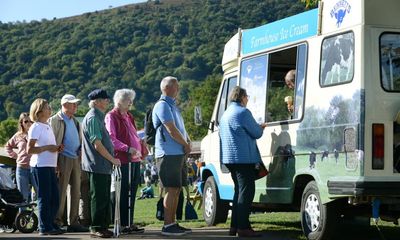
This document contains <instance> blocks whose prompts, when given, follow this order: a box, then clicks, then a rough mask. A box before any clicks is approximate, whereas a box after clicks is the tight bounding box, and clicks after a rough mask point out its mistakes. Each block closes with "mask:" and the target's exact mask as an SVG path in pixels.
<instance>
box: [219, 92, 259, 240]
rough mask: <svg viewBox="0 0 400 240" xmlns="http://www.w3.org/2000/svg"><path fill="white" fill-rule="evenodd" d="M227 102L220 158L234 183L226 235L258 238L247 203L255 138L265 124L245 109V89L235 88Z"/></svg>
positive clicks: (252, 183)
mask: <svg viewBox="0 0 400 240" xmlns="http://www.w3.org/2000/svg"><path fill="white" fill-rule="evenodd" d="M229 100H230V102H231V103H230V105H229V106H228V108H227V109H226V111H225V112H224V114H223V115H222V118H221V121H220V126H219V127H220V131H219V134H220V140H221V141H220V144H221V155H222V156H221V159H222V163H223V164H225V165H226V166H227V167H228V169H229V171H230V172H231V176H232V180H233V182H234V184H235V194H234V197H233V206H232V218H231V228H230V230H229V235H232V236H235V235H236V233H237V234H238V235H239V237H259V236H261V235H260V234H259V233H257V232H255V231H254V230H253V229H252V228H251V225H250V221H249V215H250V206H251V203H252V201H253V198H254V193H255V164H256V163H258V162H260V161H261V156H260V152H259V151H258V148H257V143H256V139H258V138H260V137H261V136H262V134H263V129H264V128H265V126H266V123H262V124H258V123H257V122H256V120H255V119H254V117H253V115H252V114H251V112H250V111H249V110H248V109H247V108H246V106H247V102H248V101H249V96H248V95H247V93H246V90H245V89H243V88H240V87H238V86H237V87H235V88H234V89H233V90H232V92H231V94H230V96H229Z"/></svg>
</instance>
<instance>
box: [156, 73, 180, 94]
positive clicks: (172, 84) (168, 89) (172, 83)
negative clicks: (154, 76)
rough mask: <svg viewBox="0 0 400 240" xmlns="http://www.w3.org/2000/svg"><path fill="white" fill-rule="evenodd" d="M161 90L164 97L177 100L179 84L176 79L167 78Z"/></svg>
mask: <svg viewBox="0 0 400 240" xmlns="http://www.w3.org/2000/svg"><path fill="white" fill-rule="evenodd" d="M160 89H161V92H162V94H163V95H165V96H169V97H172V98H176V96H177V95H178V90H179V83H178V79H177V78H176V77H171V76H167V77H165V78H163V79H162V80H161V83H160Z"/></svg>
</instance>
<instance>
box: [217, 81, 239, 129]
mask: <svg viewBox="0 0 400 240" xmlns="http://www.w3.org/2000/svg"><path fill="white" fill-rule="evenodd" d="M236 85H237V77H236V76H235V77H231V78H229V79H228V80H225V81H224V86H223V89H222V93H221V99H220V101H219V106H218V115H217V116H218V117H217V125H219V120H220V119H221V117H222V114H224V112H225V109H226V108H227V107H228V105H229V94H230V92H231V91H232V89H233V88H234V87H235V86H236Z"/></svg>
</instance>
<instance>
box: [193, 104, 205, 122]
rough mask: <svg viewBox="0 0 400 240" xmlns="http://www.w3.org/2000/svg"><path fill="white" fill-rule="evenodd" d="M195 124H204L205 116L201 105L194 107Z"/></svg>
mask: <svg viewBox="0 0 400 240" xmlns="http://www.w3.org/2000/svg"><path fill="white" fill-rule="evenodd" d="M194 124H195V125H196V126H201V124H203V118H202V116H201V107H200V106H195V107H194Z"/></svg>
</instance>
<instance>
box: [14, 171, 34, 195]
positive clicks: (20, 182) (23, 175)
mask: <svg viewBox="0 0 400 240" xmlns="http://www.w3.org/2000/svg"><path fill="white" fill-rule="evenodd" d="M16 179H17V187H18V190H19V191H20V192H21V194H22V196H23V197H24V200H25V202H29V201H33V200H34V197H33V194H32V195H31V187H32V186H33V188H34V189H35V193H37V187H36V185H35V184H34V183H33V176H32V174H31V170H30V169H29V168H22V167H17V171H16Z"/></svg>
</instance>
